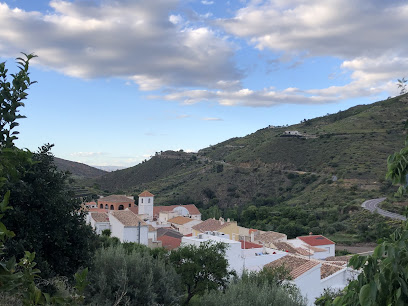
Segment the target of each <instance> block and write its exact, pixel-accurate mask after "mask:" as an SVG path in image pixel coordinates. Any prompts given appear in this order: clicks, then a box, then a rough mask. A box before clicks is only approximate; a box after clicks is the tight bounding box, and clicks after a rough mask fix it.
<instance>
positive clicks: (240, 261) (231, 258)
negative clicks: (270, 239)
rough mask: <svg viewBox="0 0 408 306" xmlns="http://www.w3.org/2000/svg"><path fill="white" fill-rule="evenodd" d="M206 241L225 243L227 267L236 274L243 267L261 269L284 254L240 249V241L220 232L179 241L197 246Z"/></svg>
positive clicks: (273, 251) (251, 269)
mask: <svg viewBox="0 0 408 306" xmlns="http://www.w3.org/2000/svg"><path fill="white" fill-rule="evenodd" d="M206 241H211V242H215V243H216V242H223V243H225V244H227V246H228V248H227V251H226V258H227V260H228V265H229V269H230V270H235V271H236V272H237V274H238V275H242V272H243V271H244V269H245V270H249V271H259V270H262V268H263V267H264V265H266V264H267V263H270V262H271V261H274V260H277V259H279V258H280V257H282V256H285V255H286V253H285V252H281V251H277V250H271V249H266V248H257V249H242V244H241V242H240V241H236V240H231V239H229V237H228V235H227V234H223V233H220V232H206V233H203V234H199V235H197V236H193V237H183V238H182V240H181V243H182V245H183V244H193V245H197V246H199V245H200V244H201V243H203V242H206Z"/></svg>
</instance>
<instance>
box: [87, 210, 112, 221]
mask: <svg viewBox="0 0 408 306" xmlns="http://www.w3.org/2000/svg"><path fill="white" fill-rule="evenodd" d="M91 217H92V219H94V221H95V222H109V217H108V214H107V213H104V212H103V213H100V212H93V213H91Z"/></svg>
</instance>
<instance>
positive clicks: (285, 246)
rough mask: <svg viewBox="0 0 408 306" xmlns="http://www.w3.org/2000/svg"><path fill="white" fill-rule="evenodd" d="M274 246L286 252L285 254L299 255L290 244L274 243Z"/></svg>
mask: <svg viewBox="0 0 408 306" xmlns="http://www.w3.org/2000/svg"><path fill="white" fill-rule="evenodd" d="M273 245H274V246H275V247H276V248H277V249H278V250H281V251H285V252H288V253H292V254H296V253H297V250H296V249H295V248H294V247H293V246H292V245H290V244H289V243H286V242H274V243H273Z"/></svg>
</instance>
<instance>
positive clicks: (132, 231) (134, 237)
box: [119, 225, 149, 245]
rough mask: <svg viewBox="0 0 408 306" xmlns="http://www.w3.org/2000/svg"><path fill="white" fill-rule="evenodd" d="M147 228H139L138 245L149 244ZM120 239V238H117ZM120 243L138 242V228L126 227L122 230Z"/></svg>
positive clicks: (143, 226) (144, 226)
mask: <svg viewBox="0 0 408 306" xmlns="http://www.w3.org/2000/svg"><path fill="white" fill-rule="evenodd" d="M148 236H149V228H148V227H147V226H146V225H142V226H140V243H141V244H144V245H148V244H149V239H148ZM119 239H120V238H119ZM121 241H122V242H139V227H138V226H126V227H124V230H123V239H122V240H121Z"/></svg>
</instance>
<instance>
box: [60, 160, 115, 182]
mask: <svg viewBox="0 0 408 306" xmlns="http://www.w3.org/2000/svg"><path fill="white" fill-rule="evenodd" d="M54 163H55V165H56V166H57V168H58V169H59V170H62V171H69V172H70V173H71V174H72V175H73V176H74V177H79V178H96V177H99V176H101V175H104V174H106V173H107V172H106V171H104V170H101V169H97V168H94V167H91V166H88V165H85V164H82V163H77V162H73V161H69V160H66V159H62V158H58V157H54Z"/></svg>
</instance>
